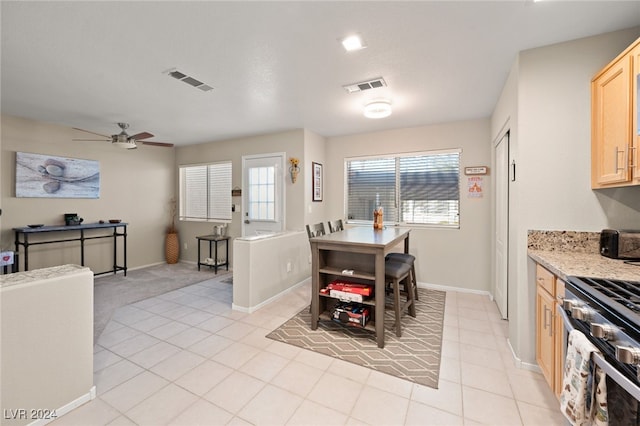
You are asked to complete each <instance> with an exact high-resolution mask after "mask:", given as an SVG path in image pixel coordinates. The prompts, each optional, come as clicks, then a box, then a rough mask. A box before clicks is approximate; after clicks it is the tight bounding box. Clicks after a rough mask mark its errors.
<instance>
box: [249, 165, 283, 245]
mask: <svg viewBox="0 0 640 426" xmlns="http://www.w3.org/2000/svg"><path fill="white" fill-rule="evenodd" d="M284 157H285V155H284V153H274V154H263V155H249V156H244V157H242V219H243V223H242V236H251V235H261V234H271V233H274V232H280V231H282V230H283V229H284V226H283V224H284V206H285V203H284V191H283V186H284V185H283V181H284V177H283V169H284Z"/></svg>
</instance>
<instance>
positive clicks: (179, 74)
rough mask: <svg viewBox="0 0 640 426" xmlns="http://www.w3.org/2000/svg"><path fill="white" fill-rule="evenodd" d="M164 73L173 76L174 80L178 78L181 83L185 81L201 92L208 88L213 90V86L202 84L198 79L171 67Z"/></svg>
mask: <svg viewBox="0 0 640 426" xmlns="http://www.w3.org/2000/svg"><path fill="white" fill-rule="evenodd" d="M166 73H167V74H168V75H170V76H171V77H173V78H175V79H176V80H180V81H182V82H183V83H187V84H188V85H190V86H193V87H196V88H198V89H200V90H202V91H203V92H208V91H209V90H213V87H211V86H209V85H208V84H204V83H203V82H201V81H200V80H197V79H195V78H193V77H191V76H189V75H187V74H185V73H183V72H180V71H178V70H176V69H175V68H172V69H170V70H169V71H166Z"/></svg>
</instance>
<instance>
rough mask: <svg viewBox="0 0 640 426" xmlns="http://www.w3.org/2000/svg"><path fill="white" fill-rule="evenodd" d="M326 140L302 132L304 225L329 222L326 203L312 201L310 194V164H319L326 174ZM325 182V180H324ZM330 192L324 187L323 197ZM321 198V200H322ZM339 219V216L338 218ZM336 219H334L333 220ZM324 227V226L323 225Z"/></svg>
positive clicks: (311, 171)
mask: <svg viewBox="0 0 640 426" xmlns="http://www.w3.org/2000/svg"><path fill="white" fill-rule="evenodd" d="M325 150H326V139H325V138H324V137H322V136H319V135H317V134H315V133H313V132H311V131H309V130H306V129H305V131H304V161H303V162H302V164H301V166H302V173H303V174H304V177H305V180H304V207H303V208H304V218H305V219H304V223H305V225H306V224H311V223H318V222H322V221H324V220H329V218H328V216H327V215H326V213H325V212H326V206H327V203H326V202H324V200H323V201H322V202H318V201H313V193H312V180H311V179H312V177H311V176H312V173H313V170H312V163H313V162H316V163H320V164H322V165H323V172H324V174H326V170H325V169H324V167H325V165H326V162H327V161H326V157H325ZM325 182H326V180H325ZM330 191H332V188H331V187H327V186H326V185H325V186H324V191H323V192H324V196H326V194H328V193H329V192H330ZM324 196H323V198H324ZM339 217H341V216H339ZM335 219H338V217H335V218H334V219H333V220H335ZM325 226H326V225H325Z"/></svg>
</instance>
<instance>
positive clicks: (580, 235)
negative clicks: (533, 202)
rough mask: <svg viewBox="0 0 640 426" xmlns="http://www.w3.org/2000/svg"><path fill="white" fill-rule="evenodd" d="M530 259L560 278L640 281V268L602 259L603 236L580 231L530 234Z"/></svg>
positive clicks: (639, 264) (619, 261)
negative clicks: (601, 238) (601, 239)
mask: <svg viewBox="0 0 640 426" xmlns="http://www.w3.org/2000/svg"><path fill="white" fill-rule="evenodd" d="M527 246H528V251H527V254H528V255H529V257H530V258H531V259H533V260H535V261H536V262H538V263H539V264H541V265H542V266H544V267H545V268H547V269H548V270H549V271H550V272H553V274H555V275H556V276H558V277H560V278H562V279H563V280H566V278H567V276H571V275H577V276H581V277H593V278H609V279H616V280H627V281H640V263H638V266H635V265H631V264H627V263H625V262H624V261H623V260H618V259H610V258H608V257H604V256H601V255H600V233H599V232H578V231H529V232H528V235H527Z"/></svg>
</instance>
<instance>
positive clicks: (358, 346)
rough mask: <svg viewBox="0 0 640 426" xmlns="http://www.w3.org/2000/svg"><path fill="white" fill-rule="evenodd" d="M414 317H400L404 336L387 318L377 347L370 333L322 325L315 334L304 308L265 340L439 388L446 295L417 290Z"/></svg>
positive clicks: (389, 313) (389, 316) (389, 315)
mask: <svg viewBox="0 0 640 426" xmlns="http://www.w3.org/2000/svg"><path fill="white" fill-rule="evenodd" d="M418 291H419V296H420V300H418V301H417V303H416V318H412V317H410V316H408V315H405V316H404V317H403V318H402V324H403V327H402V337H400V338H398V337H396V334H395V332H394V330H393V329H392V327H393V324H394V318H393V312H392V311H387V312H386V314H385V315H386V316H385V345H384V348H382V349H380V348H378V345H377V344H376V341H375V335H374V333H373V332H371V331H367V330H362V329H358V328H354V327H347V326H343V325H341V324H339V323H336V322H333V321H320V322H319V326H318V329H317V330H311V314H310V313H309V309H308V308H305V309H304V310H302V311H301V312H300V313H298V314H297V315H296V316H294V317H293V318H291V319H290V320H289V321H287V322H285V323H284V324H282V325H281V326H280V327H279V328H277V329H276V330H274V331H273V332H271V333H270V334H268V335H267V337H269V338H271V339H274V340H278V341H281V342H284V343H289V344H291V345H294V346H298V347H301V348H304V349H308V350H311V351H314V352H319V353H322V354H325V355H329V356H332V357H334V358H339V359H342V360H345V361H349V362H352V363H354V364H358V365H362V366H364V367H368V368H371V369H373V370H377V371H380V372H383V373H387V374H391V375H393V376H396V377H400V378H402V379H405V380H409V381H412V382H415V383H420V384H422V385H426V386H429V387H432V388H436V389H437V388H438V377H439V375H440V352H441V348H442V323H443V320H444V301H445V295H446V293H445V292H442V291H437V290H430V289H419V290H418Z"/></svg>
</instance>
